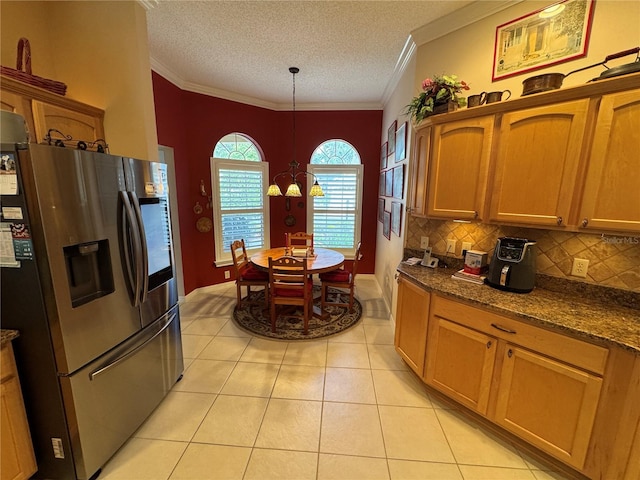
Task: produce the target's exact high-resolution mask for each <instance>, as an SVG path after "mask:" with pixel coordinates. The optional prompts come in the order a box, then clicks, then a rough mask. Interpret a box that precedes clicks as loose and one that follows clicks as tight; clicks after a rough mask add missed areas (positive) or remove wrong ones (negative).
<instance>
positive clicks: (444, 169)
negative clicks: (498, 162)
mask: <svg viewBox="0 0 640 480" xmlns="http://www.w3.org/2000/svg"><path fill="white" fill-rule="evenodd" d="M493 121H494V117H493V116H488V117H480V118H470V119H467V120H460V121H458V122H451V123H444V124H441V125H436V127H435V129H434V138H433V149H432V155H431V161H430V166H429V172H430V174H429V188H428V203H427V215H428V216H429V217H439V218H453V219H464V220H473V219H478V220H481V219H482V218H483V204H484V200H485V192H486V182H487V168H488V166H489V157H490V155H491V139H492V136H493Z"/></svg>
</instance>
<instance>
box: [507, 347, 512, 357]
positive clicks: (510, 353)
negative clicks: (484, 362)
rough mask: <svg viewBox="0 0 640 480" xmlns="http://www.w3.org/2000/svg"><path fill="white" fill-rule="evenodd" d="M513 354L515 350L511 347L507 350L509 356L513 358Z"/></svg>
mask: <svg viewBox="0 0 640 480" xmlns="http://www.w3.org/2000/svg"><path fill="white" fill-rule="evenodd" d="M512 355H513V350H511V349H509V351H508V352H507V356H508V357H509V358H511V356H512Z"/></svg>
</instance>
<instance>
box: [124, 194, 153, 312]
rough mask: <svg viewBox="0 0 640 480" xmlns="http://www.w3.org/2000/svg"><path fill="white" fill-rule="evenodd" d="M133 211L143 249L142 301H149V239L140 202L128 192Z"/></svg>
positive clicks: (134, 195)
mask: <svg viewBox="0 0 640 480" xmlns="http://www.w3.org/2000/svg"><path fill="white" fill-rule="evenodd" d="M128 194H129V198H130V199H131V204H132V205H133V210H134V211H135V213H136V220H137V225H138V233H139V236H140V246H141V248H142V291H141V292H140V301H141V302H142V303H144V302H146V301H147V291H148V290H149V273H148V272H149V252H148V250H147V237H146V235H145V232H144V223H143V222H142V212H141V210H140V202H139V201H138V196H137V195H136V193H135V192H128Z"/></svg>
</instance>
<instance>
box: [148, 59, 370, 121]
mask: <svg viewBox="0 0 640 480" xmlns="http://www.w3.org/2000/svg"><path fill="white" fill-rule="evenodd" d="M150 64H151V70H153V71H154V72H156V73H157V74H158V75H160V76H161V77H163V78H164V79H165V80H167V81H169V82H171V83H173V84H174V85H175V86H176V87H178V88H179V89H180V90H184V91H186V92H193V93H199V94H201V95H207V96H210V97H216V98H221V99H223V100H230V101H232V102H238V103H243V104H245V105H252V106H254V107H261V108H266V109H268V110H276V111H288V110H291V109H292V105H291V103H274V102H268V101H266V100H262V99H259V98H256V97H250V96H247V95H241V94H239V93H236V92H230V91H228V90H222V89H219V88H213V87H206V86H203V85H200V84H197V83H192V82H186V81H185V80H184V79H183V78H181V77H180V76H178V75H176V74H175V73H174V72H172V71H171V70H170V69H169V68H167V67H166V66H165V65H164V64H162V63H161V62H159V61H158V60H157V59H155V58H153V57H151V58H150ZM322 110H325V111H327V110H382V104H380V103H378V102H372V103H302V104H299V103H296V111H322Z"/></svg>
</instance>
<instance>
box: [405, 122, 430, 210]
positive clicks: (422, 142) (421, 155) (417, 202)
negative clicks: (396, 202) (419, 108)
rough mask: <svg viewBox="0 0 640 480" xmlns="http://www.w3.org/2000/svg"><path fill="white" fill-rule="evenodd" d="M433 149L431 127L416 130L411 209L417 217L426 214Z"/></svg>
mask: <svg viewBox="0 0 640 480" xmlns="http://www.w3.org/2000/svg"><path fill="white" fill-rule="evenodd" d="M430 150H431V127H427V128H421V129H420V130H418V131H417V132H416V134H415V135H414V137H413V143H412V144H411V172H412V173H411V179H412V183H411V197H410V198H411V204H410V205H409V209H410V210H409V211H410V212H411V215H413V216H416V217H424V216H425V215H426V203H427V173H428V169H427V168H428V164H429V152H430Z"/></svg>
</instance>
